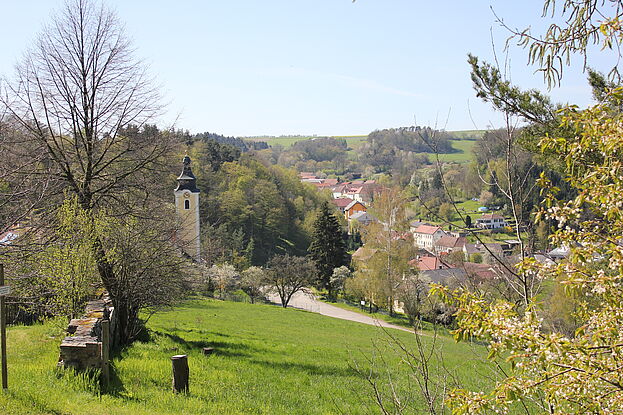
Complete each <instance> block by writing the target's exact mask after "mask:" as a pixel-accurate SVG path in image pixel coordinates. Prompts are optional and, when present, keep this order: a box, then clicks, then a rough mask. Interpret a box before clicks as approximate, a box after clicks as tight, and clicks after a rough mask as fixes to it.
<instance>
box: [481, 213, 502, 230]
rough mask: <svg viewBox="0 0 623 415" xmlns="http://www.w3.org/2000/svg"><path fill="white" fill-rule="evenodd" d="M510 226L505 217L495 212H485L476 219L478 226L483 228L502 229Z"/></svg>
mask: <svg viewBox="0 0 623 415" xmlns="http://www.w3.org/2000/svg"><path fill="white" fill-rule="evenodd" d="M505 226H508V223H506V221H505V220H504V217H503V216H501V215H497V214H495V213H485V214H484V215H482V216H481V217H479V218H478V219H476V227H477V228H481V229H500V228H503V227H505Z"/></svg>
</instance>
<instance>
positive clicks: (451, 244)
mask: <svg viewBox="0 0 623 415" xmlns="http://www.w3.org/2000/svg"><path fill="white" fill-rule="evenodd" d="M466 242H467V240H466V239H465V238H463V237H459V238H457V237H455V236H450V235H444V236H442V237H441V238H439V240H438V241H437V242H435V245H437V246H442V247H444V248H458V247H459V246H460V247H462V246H463V245H465V243H466Z"/></svg>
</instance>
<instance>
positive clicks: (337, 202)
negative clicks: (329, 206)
mask: <svg viewBox="0 0 623 415" xmlns="http://www.w3.org/2000/svg"><path fill="white" fill-rule="evenodd" d="M352 201H353V199H349V198H347V197H340V198H339V199H333V200H332V201H331V202H333V204H335V206H337V207H339V208H345V207H346V206H348V205H350V204H351V203H352Z"/></svg>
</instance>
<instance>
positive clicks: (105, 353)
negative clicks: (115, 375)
mask: <svg viewBox="0 0 623 415" xmlns="http://www.w3.org/2000/svg"><path fill="white" fill-rule="evenodd" d="M109 360H110V321H108V320H102V382H103V384H104V387H108V382H109V381H110V365H109V364H108V361H109Z"/></svg>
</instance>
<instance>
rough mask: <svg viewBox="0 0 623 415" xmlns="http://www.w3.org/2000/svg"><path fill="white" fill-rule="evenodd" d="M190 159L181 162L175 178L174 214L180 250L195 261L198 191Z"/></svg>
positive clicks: (197, 254)
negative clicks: (176, 221) (178, 174)
mask: <svg viewBox="0 0 623 415" xmlns="http://www.w3.org/2000/svg"><path fill="white" fill-rule="evenodd" d="M190 162H191V161H190V157H188V156H185V157H184V160H183V168H182V174H180V176H179V177H178V178H177V188H176V189H175V190H174V192H173V193H174V195H175V212H176V213H177V220H178V223H177V230H176V240H177V242H178V244H179V245H180V247H181V248H182V250H183V251H184V252H186V254H188V256H190V257H192V258H193V259H195V260H196V261H199V259H200V257H201V241H200V239H199V234H200V229H199V189H197V179H196V178H195V175H194V174H193V172H192V169H191V168H190Z"/></svg>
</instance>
